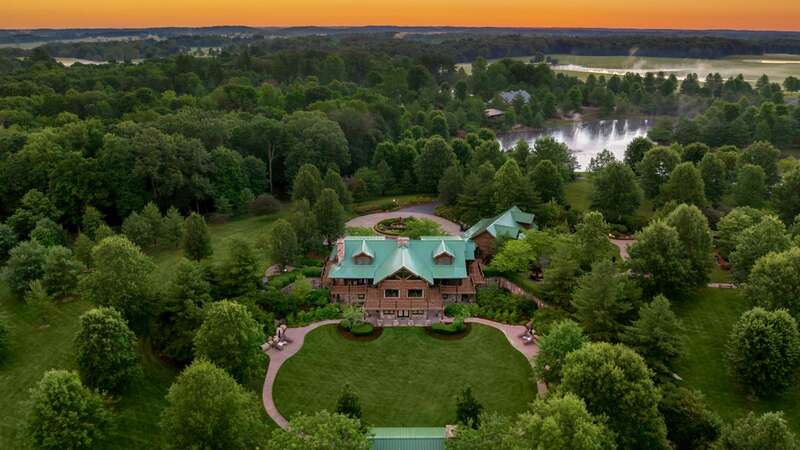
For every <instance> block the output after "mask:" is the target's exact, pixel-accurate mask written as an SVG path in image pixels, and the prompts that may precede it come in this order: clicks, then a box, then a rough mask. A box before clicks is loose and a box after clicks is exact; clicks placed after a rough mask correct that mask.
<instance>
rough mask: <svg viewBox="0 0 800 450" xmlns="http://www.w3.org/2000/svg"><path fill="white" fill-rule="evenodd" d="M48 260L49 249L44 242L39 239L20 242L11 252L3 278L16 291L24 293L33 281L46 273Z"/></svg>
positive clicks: (19, 293)
mask: <svg viewBox="0 0 800 450" xmlns="http://www.w3.org/2000/svg"><path fill="white" fill-rule="evenodd" d="M46 260H47V249H46V248H45V247H44V246H43V245H42V244H40V243H39V242H37V241H25V242H20V243H19V244H18V245H17V246H16V247H14V248H12V249H11V251H10V252H9V257H8V261H7V262H6V266H5V268H3V272H2V273H3V278H4V279H5V281H6V283H8V287H10V288H11V290H12V291H13V292H14V293H16V294H17V295H23V294H24V293H25V291H27V290H28V286H29V285H30V283H31V281H34V280H38V279H40V278H41V277H42V276H43V275H44V265H45V262H46Z"/></svg>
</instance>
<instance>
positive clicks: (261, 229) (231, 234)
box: [151, 212, 285, 282]
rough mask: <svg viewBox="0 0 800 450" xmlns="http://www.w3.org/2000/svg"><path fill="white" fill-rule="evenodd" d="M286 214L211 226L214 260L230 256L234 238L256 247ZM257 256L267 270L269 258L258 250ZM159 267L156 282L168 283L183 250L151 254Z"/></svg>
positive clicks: (167, 250) (249, 218) (256, 217)
mask: <svg viewBox="0 0 800 450" xmlns="http://www.w3.org/2000/svg"><path fill="white" fill-rule="evenodd" d="M284 215H285V214H284V213H282V212H281V213H277V214H268V215H264V216H254V217H246V218H243V219H237V220H232V221H230V222H226V223H224V224H211V225H209V226H208V229H209V233H210V234H211V247H212V248H213V249H214V254H213V255H212V258H213V259H214V260H216V261H219V260H220V259H222V258H224V257H225V256H226V255H227V254H228V243H229V242H230V240H231V239H233V238H238V239H242V240H244V241H246V242H249V243H250V244H251V245H255V244H256V242H257V241H258V238H259V237H260V236H261V235H262V234H263V233H265V232H266V231H267V230H269V228H270V226H271V225H272V223H273V222H275V221H276V220H277V219H278V218H280V217H284ZM256 254H257V255H258V257H259V258H261V259H262V261H261V263H263V264H262V265H263V266H264V267H265V268H266V265H267V263H268V261H267V256H266V255H265V254H264V253H263V252H261V251H258V250H256ZM151 256H152V257H153V260H154V261H155V263H156V265H157V269H156V280H157V281H159V282H166V281H168V280H169V279H170V276H171V274H172V271H173V269H174V268H175V266H176V264H177V262H178V261H179V260H180V258H181V257H182V256H183V251H182V250H169V249H165V250H160V251H157V252H155V253H153V254H151Z"/></svg>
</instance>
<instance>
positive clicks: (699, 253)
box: [665, 204, 714, 286]
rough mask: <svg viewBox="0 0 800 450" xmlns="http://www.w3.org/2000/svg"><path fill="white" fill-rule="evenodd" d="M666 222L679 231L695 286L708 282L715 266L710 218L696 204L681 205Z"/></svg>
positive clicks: (670, 214)
mask: <svg viewBox="0 0 800 450" xmlns="http://www.w3.org/2000/svg"><path fill="white" fill-rule="evenodd" d="M665 221H666V223H667V224H668V225H670V226H672V227H673V228H675V230H676V231H677V232H678V238H679V239H680V241H681V244H683V252H684V258H685V259H686V261H687V262H688V263H689V276H690V281H692V282H693V283H694V285H695V286H704V285H705V284H706V283H708V280H709V276H710V274H711V269H712V268H713V266H714V256H713V254H712V251H713V240H712V237H711V229H710V228H709V226H708V219H706V217H705V216H704V215H703V213H702V212H701V211H700V209H698V208H697V206H695V205H686V204H682V205H679V206H678V207H677V208H675V209H674V210H672V212H671V213H669V215H668V216H667V218H666V220H665Z"/></svg>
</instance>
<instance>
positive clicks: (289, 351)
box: [261, 320, 339, 429]
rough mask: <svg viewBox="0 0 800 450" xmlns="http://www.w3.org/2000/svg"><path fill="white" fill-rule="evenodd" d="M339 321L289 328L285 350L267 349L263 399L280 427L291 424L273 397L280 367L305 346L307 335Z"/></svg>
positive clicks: (266, 408) (269, 413)
mask: <svg viewBox="0 0 800 450" xmlns="http://www.w3.org/2000/svg"><path fill="white" fill-rule="evenodd" d="M337 323H339V321H338V320H323V321H321V322H315V323H312V324H311V325H306V326H304V327H300V328H287V329H286V337H288V338H289V340H290V341H292V343H291V344H288V345H287V346H286V347H284V349H283V350H276V349H274V348H271V349H269V350H267V355H268V356H269V366H268V367H267V375H266V377H265V378H264V389H263V390H262V391H261V400H262V402H263V403H264V409H265V410H266V411H267V414H268V415H269V416H270V417H271V418H272V420H274V421H275V423H276V424H278V426H279V427H281V428H284V429H285V428H287V427H288V426H289V421H288V420H286V418H285V417H283V416H282V415H281V413H280V412H278V408H276V407H275V401H274V400H273V398H272V386H273V385H274V384H275V378H276V377H277V376H278V369H280V368H281V366H282V365H283V363H284V362H286V360H287V359H289V358H291V357H292V356H293V355H294V354H295V353H297V352H298V351H300V348H302V347H303V342H304V341H305V339H306V335H307V334H308V333H309V332H311V331H312V330H315V329H317V328H319V327H321V326H325V325H333V324H337Z"/></svg>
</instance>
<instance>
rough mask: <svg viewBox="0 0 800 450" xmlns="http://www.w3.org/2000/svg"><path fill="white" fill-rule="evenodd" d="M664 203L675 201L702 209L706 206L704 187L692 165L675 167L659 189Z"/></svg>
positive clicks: (698, 173) (688, 163)
mask: <svg viewBox="0 0 800 450" xmlns="http://www.w3.org/2000/svg"><path fill="white" fill-rule="evenodd" d="M661 193H662V194H663V199H664V200H665V201H670V200H672V201H675V202H678V203H686V204H689V205H696V206H700V207H703V206H705V205H706V203H707V201H706V194H705V185H704V183H703V178H702V177H701V176H700V171H699V170H697V167H695V165H694V163H691V162H683V163H680V164H678V165H677V166H675V168H674V169H673V170H672V173H670V175H669V179H668V180H667V182H666V183H664V185H663V186H662V187H661Z"/></svg>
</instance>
